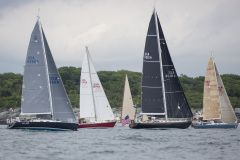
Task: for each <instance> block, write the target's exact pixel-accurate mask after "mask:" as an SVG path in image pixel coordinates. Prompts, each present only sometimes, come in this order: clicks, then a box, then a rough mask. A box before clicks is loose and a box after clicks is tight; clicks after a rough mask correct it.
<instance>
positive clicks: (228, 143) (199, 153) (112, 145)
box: [0, 125, 240, 160]
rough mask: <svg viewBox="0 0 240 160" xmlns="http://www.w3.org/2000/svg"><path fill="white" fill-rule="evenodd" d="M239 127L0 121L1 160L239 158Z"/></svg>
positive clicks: (194, 159)
mask: <svg viewBox="0 0 240 160" xmlns="http://www.w3.org/2000/svg"><path fill="white" fill-rule="evenodd" d="M239 147H240V129H239V128H238V129H211V130H197V129H192V128H189V129H183V130H181V129H170V130H145V129H141V130H134V129H129V128H128V127H121V126H116V127H114V128H111V129H80V130H78V131H68V132H50V131H29V130H9V129H6V126H5V125H0V159H1V160H22V159H31V160H34V159H37V160H41V159H42V160H55V159H56V160H75V159H76V160H85V159H88V160H89V159H90V160H91V159H97V160H115V159H117V160H132V159H133V160H135V159H137V160H151V159H163V160H165V159H166V160H183V159H184V160H188V159H189V160H208V159H211V160H222V159H224V160H225V159H226V160H238V159H240V158H239V157H240V150H239Z"/></svg>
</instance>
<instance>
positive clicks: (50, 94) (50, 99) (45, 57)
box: [38, 13, 54, 119]
mask: <svg viewBox="0 0 240 160" xmlns="http://www.w3.org/2000/svg"><path fill="white" fill-rule="evenodd" d="M38 14H39V13H38ZM39 18H40V17H39V15H38V25H39V30H40V34H41V41H42V47H43V54H44V62H45V65H46V68H45V69H46V76H47V82H48V92H49V101H50V109H51V112H52V113H51V115H52V116H51V118H52V119H54V116H53V103H52V92H51V87H50V80H49V71H48V63H47V55H46V50H45V44H44V43H45V42H44V40H43V33H42V26H41V24H40V21H39Z"/></svg>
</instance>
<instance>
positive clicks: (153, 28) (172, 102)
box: [129, 9, 193, 129]
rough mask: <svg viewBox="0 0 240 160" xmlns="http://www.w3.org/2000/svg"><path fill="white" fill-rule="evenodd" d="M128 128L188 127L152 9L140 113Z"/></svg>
mask: <svg viewBox="0 0 240 160" xmlns="http://www.w3.org/2000/svg"><path fill="white" fill-rule="evenodd" d="M141 115H143V117H144V115H145V116H147V117H148V118H147V119H145V118H143V119H142V120H141V121H136V122H134V123H132V124H130V125H129V127H130V128H136V129H138V128H160V129H166V128H182V129H184V128H188V127H189V126H190V125H191V123H192V117H193V115H192V112H191V109H190V107H189V105H188V102H187V99H186V97H185V95H184V92H183V89H182V87H181V84H180V82H179V79H178V76H177V72H176V70H175V67H174V65H173V62H172V59H171V56H170V53H169V50H168V47H167V43H166V40H165V37H164V34H163V31H162V27H161V25H160V21H159V19H158V16H157V13H156V11H155V9H154V11H153V14H152V17H151V20H150V23H149V27H148V32H147V37H146V44H145V50H144V56H143V70H142V113H141Z"/></svg>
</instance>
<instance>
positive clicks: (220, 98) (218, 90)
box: [193, 57, 238, 129]
mask: <svg viewBox="0 0 240 160" xmlns="http://www.w3.org/2000/svg"><path fill="white" fill-rule="evenodd" d="M237 126H238V124H237V118H236V115H235V113H234V111H233V108H232V105H231V103H230V101H229V99H228V95H227V92H226V90H225V87H224V85H223V82H222V79H221V76H220V75H219V73H218V69H217V66H216V64H215V63H214V59H213V58H212V57H210V60H209V62H208V66H207V71H206V75H205V83H204V93H203V121H199V122H197V123H194V124H193V128H195V129H210V128H225V129H228V128H237Z"/></svg>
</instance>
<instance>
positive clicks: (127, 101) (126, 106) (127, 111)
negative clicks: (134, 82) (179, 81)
mask: <svg viewBox="0 0 240 160" xmlns="http://www.w3.org/2000/svg"><path fill="white" fill-rule="evenodd" d="M127 115H128V116H129V118H130V119H131V120H134V116H135V108H134V107H133V100H132V94H131V90H130V86H129V82H128V77H127V74H126V77H125V84H124V92H123V102H122V115H121V120H122V119H124V118H125V117H126V116H127Z"/></svg>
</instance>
